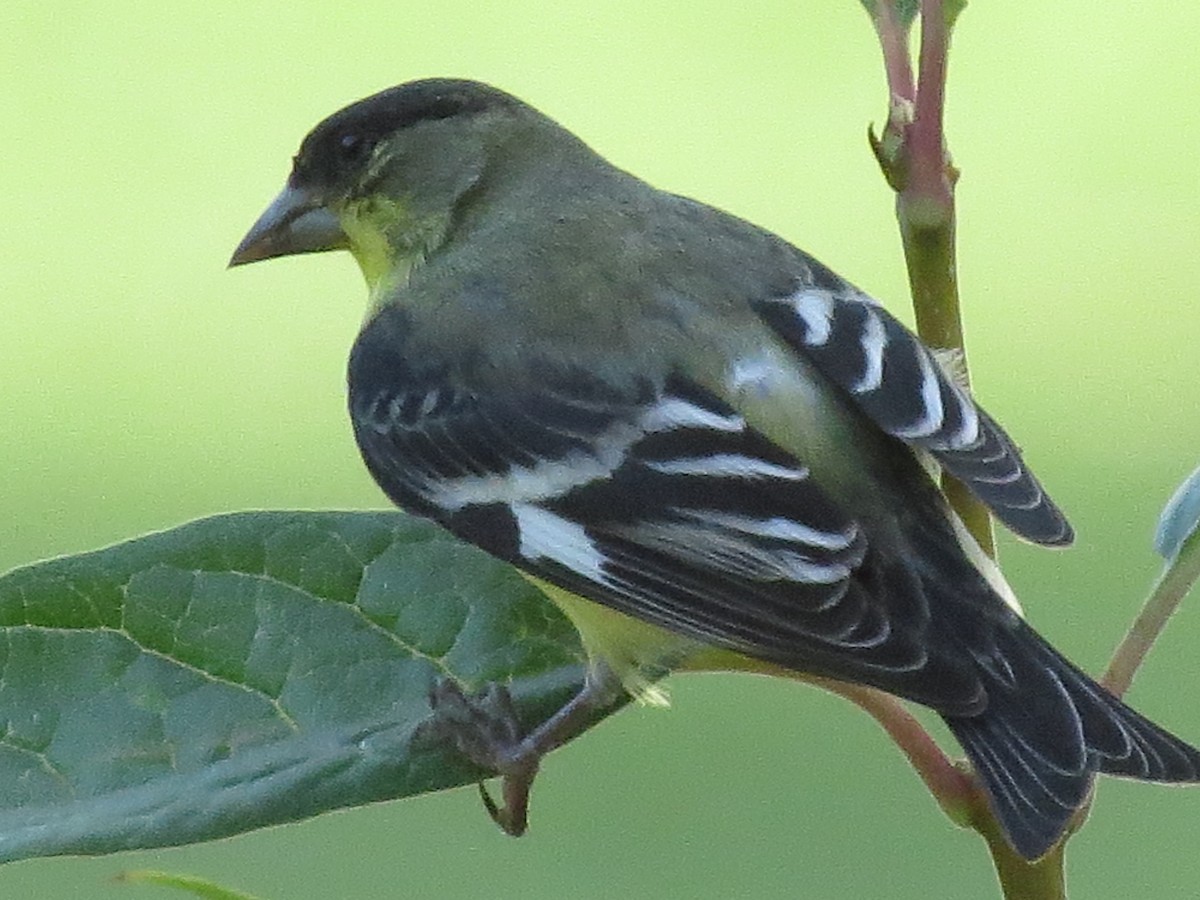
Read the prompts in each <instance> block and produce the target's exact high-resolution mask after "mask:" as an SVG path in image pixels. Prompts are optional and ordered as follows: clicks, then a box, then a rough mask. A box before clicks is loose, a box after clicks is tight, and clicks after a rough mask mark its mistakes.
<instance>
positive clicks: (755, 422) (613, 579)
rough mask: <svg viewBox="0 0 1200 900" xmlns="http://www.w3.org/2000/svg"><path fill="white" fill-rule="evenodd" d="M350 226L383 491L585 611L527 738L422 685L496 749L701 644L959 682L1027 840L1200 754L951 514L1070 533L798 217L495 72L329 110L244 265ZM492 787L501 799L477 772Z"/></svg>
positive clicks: (997, 438)
mask: <svg viewBox="0 0 1200 900" xmlns="http://www.w3.org/2000/svg"><path fill="white" fill-rule="evenodd" d="M326 250H349V251H350V253H351V254H353V256H354V257H355V259H356V260H357V261H358V264H359V266H360V268H361V269H362V272H363V275H364V277H365V278H366V282H367V286H368V290H369V297H370V311H369V314H368V317H367V320H366V323H365V325H364V326H363V329H362V331H361V333H360V334H359V336H358V339H357V341H356V342H355V344H354V347H353V350H352V352H351V356H350V364H349V376H348V382H349V409H350V416H351V419H352V422H353V426H354V434H355V437H356V439H357V442H358V446H359V448H360V449H361V451H362V456H363V459H364V460H365V462H366V465H367V467H368V468H369V470H370V472H371V474H372V475H373V476H374V478H375V480H376V481H377V482H378V483H379V485H380V487H381V488H382V489H383V491H384V492H385V493H386V494H387V495H388V497H390V498H391V500H392V501H393V502H395V503H396V504H397V505H399V506H400V507H402V508H403V509H405V510H407V511H409V512H411V513H414V514H416V515H419V516H424V517H427V518H429V519H432V520H434V521H435V522H438V523H440V524H441V525H442V526H443V527H445V528H446V529H448V530H449V531H450V532H452V533H453V534H455V535H457V536H458V537H460V538H462V539H463V540H465V541H469V542H470V543H473V544H476V545H478V546H479V547H482V548H483V549H484V550H486V551H488V552H489V553H491V554H492V555H494V556H496V557H498V558H500V559H502V560H505V561H507V562H509V563H512V564H513V565H514V566H516V567H517V568H518V569H520V570H521V571H522V572H523V573H525V574H526V575H527V576H528V577H530V578H531V579H532V580H533V581H534V582H535V583H536V584H538V585H539V586H540V587H542V588H543V589H544V590H545V592H546V594H547V595H548V596H549V597H550V599H551V600H553V601H554V602H555V603H556V604H557V605H558V606H559V607H561V609H562V610H563V612H564V613H565V614H566V615H567V616H568V617H569V618H570V619H571V621H572V622H573V623H574V625H575V626H576V627H577V628H578V630H579V632H580V636H581V639H582V641H583V645H584V648H585V650H586V652H587V654H588V659H589V669H588V674H587V678H586V680H585V684H584V687H583V689H582V690H581V692H580V693H579V695H578V696H576V697H575V698H574V699H573V700H571V701H570V702H569V703H568V704H567V705H566V706H565V707H564V708H563V709H562V710H561V711H560V712H559V713H557V714H556V715H555V716H553V717H552V718H551V719H550V720H549V721H548V722H546V723H544V724H543V725H541V726H539V727H538V728H536V729H534V730H533V731H532V732H531V733H529V734H526V735H522V734H521V733H520V732H519V731H518V730H517V727H516V725H515V723H514V722H513V721H512V715H511V709H510V707H509V705H508V703H507V700H506V698H505V696H504V692H503V690H502V689H493V690H489V691H487V692H485V693H484V694H481V695H480V696H477V697H466V696H464V695H463V694H462V693H461V692H460V691H458V690H457V689H456V688H454V687H453V686H452V685H450V686H446V685H442V686H439V687H438V688H435V690H434V692H433V699H434V700H435V701H436V703H437V705H438V706H440V707H443V710H444V712H445V713H446V717H447V718H448V719H449V720H452V721H457V728H458V732H459V734H458V738H457V739H456V740H457V741H458V745H459V746H460V747H461V748H463V749H464V751H466V752H468V753H469V755H470V756H471V757H472V758H473V759H474V760H476V761H477V762H479V763H480V764H481V765H485V766H487V767H488V768H489V769H491V770H492V771H496V772H497V773H498V774H501V775H503V776H504V799H505V801H506V805H505V806H504V807H499V806H497V805H496V804H494V803H492V802H491V801H488V802H489V809H490V811H491V812H492V815H493V818H495V819H496V820H497V821H498V822H499V823H500V824H501V826H502V827H504V828H505V829H506V830H508V831H510V832H512V833H519V832H520V831H521V830H523V829H524V826H525V804H526V802H527V797H528V791H529V787H530V785H531V783H532V780H533V775H534V773H535V772H536V771H537V765H538V761H539V760H540V758H541V757H542V756H543V755H544V754H545V753H547V752H549V751H550V750H552V749H553V748H554V747H556V746H558V745H559V744H561V743H562V742H563V741H565V740H566V739H567V738H569V737H570V736H572V735H573V734H574V733H576V732H578V731H579V730H580V728H581V727H582V725H583V723H584V722H585V720H586V719H587V718H588V717H589V716H590V715H592V714H593V713H594V712H595V710H596V709H597V708H599V707H602V706H604V705H605V704H607V703H610V702H612V700H613V699H614V697H615V696H618V695H619V694H620V692H621V691H625V692H628V693H629V694H632V695H633V696H635V697H641V698H648V699H653V698H654V697H655V690H656V689H655V687H654V684H655V682H656V681H658V680H659V679H660V678H661V677H663V676H664V675H666V674H667V673H669V672H671V671H677V670H681V669H693V670H695V669H737V670H750V671H763V672H769V673H774V674H779V673H796V674H797V675H800V676H815V677H820V678H826V679H834V680H838V681H842V682H849V683H854V684H863V685H868V686H871V687H873V688H877V689H880V690H883V691H886V692H888V693H890V694H893V695H897V696H899V697H902V698H905V699H907V700H911V701H915V702H917V703H920V704H924V705H925V706H928V707H930V708H932V709H934V710H936V711H937V712H938V713H939V714H940V715H941V716H942V717H943V718H944V719H945V721H946V723H947V725H948V726H949V728H950V730H951V732H952V733H953V734H954V736H955V737H956V738H957V740H958V741H959V743H960V744H961V745H962V747H963V750H964V751H965V752H966V754H967V756H968V757H969V759H970V762H971V764H972V765H973V767H974V770H975V771H976V772H977V773H978V777H979V778H980V780H981V782H982V784H983V786H984V788H985V789H986V792H987V795H988V797H989V800H990V803H991V805H992V809H993V810H994V812H995V814H996V816H997V817H998V819H999V821H1000V822H1001V824H1002V826H1003V828H1004V830H1005V833H1006V834H1007V837H1008V840H1009V841H1010V842H1011V844H1012V846H1013V847H1014V848H1015V849H1016V850H1017V851H1018V852H1019V853H1020V854H1022V855H1023V856H1025V857H1026V858H1029V859H1034V858H1037V857H1040V856H1042V855H1043V854H1044V853H1045V852H1046V851H1047V850H1048V849H1049V848H1050V847H1052V846H1053V845H1054V843H1055V842H1056V841H1057V840H1058V839H1059V838H1060V836H1061V835H1062V833H1063V831H1064V829H1065V828H1066V825H1067V822H1068V820H1069V819H1070V817H1071V816H1072V814H1073V813H1074V811H1075V810H1076V809H1077V808H1078V807H1079V806H1080V805H1081V804H1082V803H1083V802H1084V800H1085V799H1086V797H1087V794H1088V791H1089V787H1090V783H1091V777H1092V775H1093V773H1095V772H1106V773H1110V774H1113V775H1122V776H1126V777H1131V778H1138V779H1145V780H1149V781H1164V782H1192V781H1197V780H1200V751H1197V750H1196V749H1194V748H1193V747H1191V746H1189V745H1188V744H1186V743H1184V742H1183V741H1181V740H1179V739H1178V738H1176V737H1174V736H1172V735H1171V734H1169V733H1167V732H1166V731H1164V730H1163V729H1161V728H1160V727H1158V726H1157V725H1155V724H1153V723H1152V722H1150V721H1148V720H1147V719H1145V718H1144V717H1142V716H1141V715H1139V714H1138V713H1137V712H1135V711H1133V710H1132V709H1130V708H1129V707H1128V706H1126V705H1124V704H1123V703H1122V702H1120V701H1119V700H1117V699H1116V698H1115V697H1113V696H1112V695H1111V694H1110V693H1108V692H1107V691H1106V690H1105V689H1104V688H1102V687H1101V686H1100V685H1098V684H1097V683H1096V682H1094V681H1093V680H1092V679H1091V678H1089V677H1088V676H1087V675H1085V674H1084V673H1083V672H1081V671H1080V670H1079V669H1077V668H1076V667H1075V666H1074V665H1072V664H1071V663H1070V662H1068V661H1067V660H1066V659H1065V658H1064V657H1063V656H1061V655H1060V654H1059V653H1058V652H1057V651H1056V650H1055V649H1054V648H1053V647H1051V646H1050V645H1049V644H1048V643H1047V642H1046V641H1045V640H1044V639H1043V638H1041V637H1040V636H1039V635H1038V634H1037V633H1036V632H1035V631H1034V630H1033V629H1032V628H1031V627H1030V626H1029V625H1028V624H1027V623H1026V622H1025V620H1024V619H1023V618H1022V616H1021V615H1020V613H1019V607H1018V606H1017V603H1016V600H1015V598H1014V597H1013V594H1012V591H1011V589H1010V588H1009V587H1008V586H1007V585H1006V584H1005V582H1004V580H1003V578H1002V576H1001V575H1000V573H999V571H998V569H997V568H996V567H995V565H994V564H992V562H991V561H990V560H989V559H988V558H987V556H986V555H985V554H984V553H983V552H982V551H981V550H980V548H979V546H978V545H977V544H976V542H975V541H974V540H973V539H972V538H971V536H970V535H969V533H968V532H967V530H966V528H965V527H964V526H963V525H962V523H961V521H960V520H959V519H958V518H957V516H956V515H955V514H954V512H953V511H952V510H951V509H950V507H949V505H948V503H947V501H946V499H945V497H944V495H943V494H942V493H941V491H940V490H939V488H938V486H937V482H936V480H935V476H936V473H937V471H938V470H939V469H940V470H944V471H945V472H948V473H950V474H951V475H953V476H954V477H956V478H957V479H959V480H961V481H962V482H963V483H964V484H965V485H966V486H967V487H968V488H969V489H970V490H971V491H972V492H973V493H974V494H975V496H976V497H978V498H979V499H980V500H981V501H982V502H983V503H985V504H986V505H987V506H988V507H989V509H990V510H991V512H992V513H993V514H994V515H995V517H996V518H997V519H999V520H1000V521H1001V522H1003V523H1004V524H1005V525H1006V526H1007V527H1008V528H1009V529H1011V530H1012V531H1013V532H1015V533H1016V534H1017V535H1019V536H1021V537H1022V538H1025V539H1026V540H1029V541H1032V542H1034V543H1038V544H1043V545H1047V546H1062V545H1066V544H1068V543H1070V542H1071V541H1072V539H1073V535H1072V531H1071V528H1070V526H1069V525H1068V524H1067V521H1066V519H1065V518H1064V516H1063V514H1062V513H1061V512H1060V511H1059V509H1058V507H1057V506H1055V504H1054V503H1053V502H1052V501H1051V500H1050V498H1049V497H1048V496H1047V495H1046V493H1045V491H1044V490H1043V489H1042V487H1041V485H1040V484H1039V483H1038V481H1037V479H1036V478H1035V477H1034V475H1033V473H1032V472H1030V471H1029V469H1028V468H1027V467H1026V465H1025V463H1024V462H1023V461H1022V459H1021V455H1020V453H1019V452H1018V450H1017V448H1016V446H1015V445H1014V444H1013V442H1012V441H1011V440H1010V438H1009V437H1008V435H1007V434H1006V433H1005V432H1004V431H1003V430H1002V429H1001V428H1000V426H999V425H998V424H996V422H995V421H994V420H993V419H992V418H991V417H990V416H989V415H988V414H987V413H986V412H984V410H983V409H981V408H980V407H979V406H978V405H977V404H976V403H975V401H974V400H973V399H972V398H971V396H970V395H969V394H968V393H967V392H966V391H965V390H964V389H963V388H962V387H960V386H959V385H958V384H957V383H956V382H955V380H954V378H953V377H951V376H950V375H949V374H948V372H947V371H946V370H944V369H943V367H942V365H941V364H940V363H939V360H938V359H937V358H936V357H935V355H934V354H933V353H932V352H931V351H930V350H929V349H928V348H927V347H926V346H925V345H923V344H922V343H921V341H920V340H919V339H918V338H917V337H916V336H915V335H913V334H912V333H911V332H910V331H908V330H907V329H906V328H905V327H904V326H903V325H902V324H900V323H899V322H898V321H897V320H896V319H895V318H893V317H892V316H891V315H890V314H888V312H887V311H886V310H885V309H883V308H882V307H881V306H880V305H879V304H878V303H877V302H876V301H875V300H873V299H872V298H870V297H868V296H867V295H866V294H864V293H863V292H862V291H860V290H858V289H857V288H855V287H854V286H853V285H851V284H850V283H849V282H847V281H845V280H844V279H842V278H841V277H840V276H838V275H836V274H835V273H834V272H832V271H830V270H829V269H828V268H826V267H825V266H824V265H822V264H821V263H819V262H818V261H817V260H815V259H813V258H812V257H811V256H809V255H807V254H806V253H804V252H802V251H800V250H798V249H796V248H795V247H793V246H792V245H790V244H789V243H787V242H786V241H784V240H783V239H781V238H779V237H777V236H776V235H774V234H771V233H770V232H768V231H765V230H764V229H762V228H759V227H757V226H755V225H752V224H750V223H749V222H746V221H743V220H741V219H738V218H736V217H734V216H731V215H729V214H727V213H725V212H722V211H720V210H718V209H714V208H713V207H711V206H706V205H704V204H702V203H698V202H696V201H694V200H690V199H687V198H684V197H680V196H676V195H674V194H669V193H666V192H663V191H660V190H657V189H655V188H653V187H651V186H650V185H648V184H646V183H645V182H643V181H641V180H640V179H638V178H636V177H634V176H633V175H630V174H629V173H627V172H624V171H622V170H620V169H618V168H616V167H615V166H613V165H611V164H610V163H608V162H607V161H606V160H604V159H603V158H601V157H600V156H599V155H598V154H596V153H595V152H594V151H593V150H591V149H590V148H589V147H588V146H587V145H586V144H584V143H583V142H582V141H581V140H580V139H579V138H577V137H576V136H575V135H573V134H571V133H570V132H569V131H567V130H565V129H564V128H562V127H561V126H560V125H558V124H557V123H556V122H554V121H552V120H551V119H550V118H548V117H546V116H545V115H543V114H541V113H540V112H538V111H537V110H535V109H533V108H532V107H530V106H528V105H527V104H525V103H523V102H521V101H520V100H518V99H516V98H515V97H512V96H510V95H509V94H507V93H504V92H503V91H500V90H497V89H496V88H493V87H490V86H488V85H485V84H481V83H478V82H473V81H464V80H451V79H430V80H423V81H414V82H411V83H408V84H403V85H400V86H399V87H395V88H392V89H390V90H386V91H383V92H382V93H379V94H375V95H374V96H371V97H368V98H366V99H364V100H361V101H359V102H357V103H354V104H352V105H350V106H348V107H346V108H345V109H342V110H341V111H339V112H337V113H334V114H333V115H332V116H330V117H329V118H327V119H325V120H324V121H323V122H321V123H320V124H319V125H317V127H316V128H314V129H313V131H312V132H311V133H310V134H309V135H308V136H307V137H305V139H304V141H303V143H302V144H301V147H300V151H299V153H298V154H297V155H296V156H295V158H294V159H293V165H292V171H291V175H290V176H289V178H288V180H287V184H286V186H285V188H284V189H283V191H282V193H280V195H279V196H278V198H277V199H276V200H275V201H274V202H273V203H272V204H271V205H270V206H269V207H268V208H267V210H266V212H264V213H263V215H262V216H261V217H260V218H259V220H258V221H257V222H256V223H255V224H254V226H253V227H252V228H251V229H250V231H249V233H248V234H247V235H246V237H245V239H244V240H243V241H242V242H241V244H240V246H239V247H238V248H237V250H236V251H235V253H234V255H233V258H232V260H231V262H230V264H231V265H241V264H243V263H249V262H254V261H257V260H262V259H268V258H271V257H278V256H286V255H292V254H299V253H312V252H319V251H326ZM486 796H487V795H486V794H485V799H486Z"/></svg>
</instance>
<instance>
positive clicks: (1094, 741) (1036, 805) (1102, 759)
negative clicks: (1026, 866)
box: [946, 624, 1200, 859]
mask: <svg viewBox="0 0 1200 900" xmlns="http://www.w3.org/2000/svg"><path fill="white" fill-rule="evenodd" d="M978 661H979V663H980V665H981V668H982V669H983V671H984V672H986V673H987V675H986V677H985V682H986V686H987V692H988V706H987V709H986V710H985V711H984V712H982V713H980V714H979V715H977V716H972V717H962V718H958V717H952V716H947V717H946V723H947V724H948V725H949V726H950V730H951V731H952V732H953V733H954V736H955V737H956V738H957V739H958V741H959V743H960V744H962V746H963V749H964V750H965V751H966V753H967V756H968V758H969V759H970V760H971V764H972V765H973V766H974V767H975V771H976V772H977V773H978V775H979V778H980V780H981V781H982V782H983V785H984V787H985V788H986V789H987V792H988V796H989V797H990V799H991V803H992V809H993V811H994V812H995V813H996V816H997V818H999V820H1000V823H1001V825H1003V827H1004V830H1005V832H1006V833H1007V835H1008V838H1009V841H1010V842H1011V843H1012V845H1013V847H1014V848H1015V849H1016V850H1017V852H1018V853H1020V854H1021V855H1022V856H1024V857H1026V858H1027V859H1037V858H1038V857H1040V856H1042V855H1044V854H1045V853H1046V851H1047V850H1049V849H1050V848H1051V847H1052V846H1053V845H1054V843H1055V842H1056V841H1057V840H1058V839H1059V837H1060V836H1061V835H1062V833H1063V830H1064V829H1065V828H1066V825H1067V821H1068V820H1069V819H1070V817H1071V815H1072V814H1073V813H1074V812H1075V810H1076V809H1078V808H1079V806H1080V805H1081V804H1082V803H1083V801H1084V799H1085V798H1086V797H1087V793H1088V788H1089V786H1090V784H1091V778H1092V775H1093V773H1095V772H1105V773H1108V774H1110V775H1121V776H1124V777H1127V778H1138V779H1142V780H1145V781H1163V782H1194V781H1200V750H1197V749H1196V748H1194V747H1192V746H1190V745H1189V744H1187V743H1185V742H1183V741H1181V740H1180V739H1179V738H1177V737H1175V736H1174V735H1172V734H1170V733H1168V732H1167V731H1165V730H1163V729H1162V728H1160V727H1159V726H1157V725H1155V724H1154V723H1153V722H1151V721H1150V720H1149V719H1147V718H1145V717H1144V716H1142V715H1140V714H1139V713H1137V712H1135V711H1134V710H1132V709H1130V708H1129V707H1128V706H1126V705H1125V704H1124V703H1122V702H1121V701H1120V700H1118V699H1117V698H1116V697H1114V696H1113V695H1112V694H1110V693H1108V691H1106V690H1105V689H1104V688H1102V687H1101V686H1100V685H1099V684H1097V683H1096V682H1095V681H1093V680H1092V679H1091V678H1089V677H1088V676H1087V675H1085V674H1083V673H1082V672H1080V671H1079V670H1078V669H1077V668H1075V667H1074V666H1073V665H1072V664H1071V663H1070V662H1068V661H1067V660H1066V659H1064V658H1063V657H1062V656H1060V655H1059V654H1058V652H1057V651H1055V650H1054V648H1052V647H1051V646H1050V645H1049V644H1047V643H1046V642H1045V641H1044V640H1042V638H1041V637H1039V636H1038V635H1037V634H1036V633H1035V632H1034V631H1033V630H1032V629H1030V628H1028V627H1027V626H1025V625H1023V624H1022V625H1019V626H1018V627H1017V628H1016V629H1013V630H1008V629H1004V630H1002V631H1001V632H1000V633H999V634H997V635H996V648H995V653H994V655H990V656H988V657H987V658H986V659H984V658H979V659H978Z"/></svg>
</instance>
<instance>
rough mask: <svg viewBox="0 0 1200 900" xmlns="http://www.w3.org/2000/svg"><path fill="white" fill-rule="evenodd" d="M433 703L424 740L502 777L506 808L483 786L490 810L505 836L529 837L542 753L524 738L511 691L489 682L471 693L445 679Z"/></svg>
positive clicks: (434, 692) (434, 690)
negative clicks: (531, 802)
mask: <svg viewBox="0 0 1200 900" xmlns="http://www.w3.org/2000/svg"><path fill="white" fill-rule="evenodd" d="M429 705H430V707H432V709H433V716H432V717H431V718H430V719H428V720H427V721H426V722H425V723H424V724H423V725H422V726H421V734H422V736H424V737H427V738H429V739H432V740H438V741H445V742H447V743H450V744H452V745H453V746H454V747H455V749H457V750H458V752H459V753H461V754H462V755H463V756H464V757H466V758H467V759H469V760H470V761H471V762H472V763H474V764H475V765H477V766H479V767H480V768H481V769H486V770H487V771H489V772H494V773H496V774H497V775H499V776H500V777H501V779H502V784H501V794H502V797H503V804H498V803H497V802H496V801H495V800H493V799H492V796H491V794H489V793H488V790H487V787H485V786H484V784H483V783H482V782H480V784H479V794H480V796H481V797H482V799H483V805H484V808H485V809H487V811H488V815H490V816H491V818H492V821H493V822H495V823H496V824H497V825H499V826H500V829H501V830H502V831H503V832H504V833H505V834H509V835H512V836H513V837H519V836H520V835H522V834H524V833H525V829H526V826H527V820H528V810H529V792H530V789H531V788H532V787H533V780H534V776H535V775H537V770H538V764H539V763H540V762H541V757H542V754H541V753H540V752H538V750H537V748H536V747H532V746H530V745H529V744H528V742H527V741H525V740H523V737H524V736H523V734H522V730H521V723H520V720H519V718H518V717H517V711H516V708H515V707H514V705H513V701H512V695H511V694H510V693H509V691H508V688H506V687H505V686H504V685H502V684H496V683H489V684H487V685H485V686H484V687H483V688H482V689H481V690H479V691H477V692H475V693H472V694H468V693H466V692H465V691H464V690H463V689H462V687H460V686H459V684H458V683H457V682H456V681H454V680H453V679H450V678H443V679H440V680H439V681H438V682H437V683H436V684H434V686H433V688H432V689H431V690H430V692H429Z"/></svg>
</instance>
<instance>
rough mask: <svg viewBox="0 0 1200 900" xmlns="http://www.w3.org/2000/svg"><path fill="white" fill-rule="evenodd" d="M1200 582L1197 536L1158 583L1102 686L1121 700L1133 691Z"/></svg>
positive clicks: (1199, 547)
mask: <svg viewBox="0 0 1200 900" xmlns="http://www.w3.org/2000/svg"><path fill="white" fill-rule="evenodd" d="M1197 581H1200V534H1193V535H1192V536H1191V537H1190V538H1188V539H1187V540H1186V541H1185V542H1184V544H1183V546H1182V547H1181V548H1180V550H1179V553H1178V554H1177V555H1176V557H1175V558H1174V559H1173V560H1172V561H1171V563H1170V564H1169V565H1168V566H1167V567H1166V568H1165V569H1164V570H1163V572H1162V574H1161V575H1160V576H1159V578H1158V581H1157V582H1155V584H1154V587H1153V588H1152V589H1151V591H1150V596H1149V597H1147V598H1146V602H1145V604H1143V606H1142V610H1141V612H1139V613H1138V616H1137V618H1136V619H1135V620H1134V622H1133V624H1132V625H1131V626H1130V627H1129V631H1128V633H1127V634H1126V635H1125V637H1124V638H1123V639H1122V640H1121V643H1120V644H1118V645H1117V649H1116V651H1115V652H1114V653H1113V657H1112V661H1111V662H1110V663H1109V664H1108V669H1107V671H1105V673H1104V677H1103V678H1102V679H1101V680H1100V683H1101V684H1103V685H1104V686H1105V687H1106V688H1108V689H1109V690H1110V691H1112V692H1113V693H1114V694H1115V695H1116V696H1118V697H1120V696H1123V695H1124V693H1125V692H1126V691H1127V690H1129V685H1130V684H1132V683H1133V676H1134V675H1135V674H1137V670H1138V667H1139V666H1141V664H1142V662H1143V661H1144V660H1145V658H1146V654H1147V653H1149V652H1150V648H1151V647H1152V646H1154V642H1155V641H1156V640H1157V639H1158V636H1159V635H1160V634H1162V630H1163V629H1164V628H1165V627H1166V626H1167V620H1168V619H1170V618H1171V615H1172V614H1173V613H1174V612H1175V610H1176V609H1178V608H1179V604H1180V603H1181V602H1183V598H1184V597H1186V596H1187V594H1188V592H1189V591H1190V590H1191V589H1192V587H1193V586H1194V585H1195V584H1196V582H1197Z"/></svg>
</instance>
